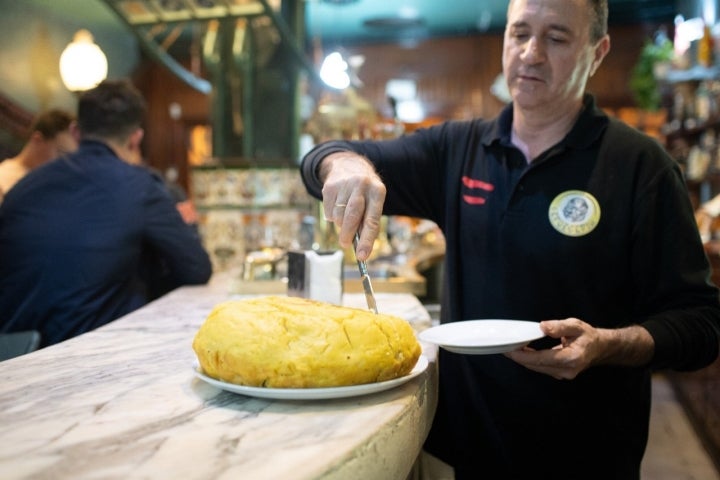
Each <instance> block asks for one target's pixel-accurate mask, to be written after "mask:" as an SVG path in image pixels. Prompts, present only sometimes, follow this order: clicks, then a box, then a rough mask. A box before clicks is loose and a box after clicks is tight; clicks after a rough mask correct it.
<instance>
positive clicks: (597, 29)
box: [588, 0, 608, 43]
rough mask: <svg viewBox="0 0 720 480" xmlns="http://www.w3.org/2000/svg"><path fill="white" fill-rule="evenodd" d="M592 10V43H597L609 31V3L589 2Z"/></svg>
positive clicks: (604, 1) (594, 0) (597, 0)
mask: <svg viewBox="0 0 720 480" xmlns="http://www.w3.org/2000/svg"><path fill="white" fill-rule="evenodd" d="M588 1H589V2H590V8H591V10H592V19H591V20H590V41H591V42H593V43H595V42H597V41H599V40H600V39H601V38H603V37H604V36H605V35H607V31H608V1H607V0H588Z"/></svg>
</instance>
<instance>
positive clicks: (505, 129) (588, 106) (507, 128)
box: [482, 93, 609, 149]
mask: <svg viewBox="0 0 720 480" xmlns="http://www.w3.org/2000/svg"><path fill="white" fill-rule="evenodd" d="M512 119H513V110H512V104H508V105H506V106H505V108H503V109H502V111H501V112H500V114H499V115H498V116H497V117H496V118H495V120H493V121H492V124H491V127H490V128H488V129H486V130H485V133H484V134H483V137H482V143H483V144H484V145H486V146H490V145H491V144H493V143H496V142H497V143H500V144H501V145H510V134H511V132H512ZM608 122H609V120H608V117H607V115H606V114H605V113H604V112H603V111H602V110H600V109H599V108H597V106H596V105H595V98H594V97H593V96H592V95H590V94H589V93H587V94H585V96H584V98H583V108H582V111H581V112H580V116H579V117H578V119H577V121H576V122H575V125H573V127H572V129H571V130H570V132H568V134H567V135H566V136H565V138H564V139H563V140H562V141H561V142H560V143H561V144H564V145H566V146H568V147H571V148H575V149H583V148H587V147H589V146H590V145H591V144H592V143H593V142H595V141H596V140H597V139H598V138H599V137H600V136H601V135H602V133H603V132H604V131H605V128H607V125H608Z"/></svg>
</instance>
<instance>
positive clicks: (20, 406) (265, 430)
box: [0, 279, 437, 480]
mask: <svg viewBox="0 0 720 480" xmlns="http://www.w3.org/2000/svg"><path fill="white" fill-rule="evenodd" d="M216 280H217V279H214V280H213V282H211V284H210V285H208V286H203V287H184V288H181V289H178V290H175V291H174V292H172V293H170V294H169V295H166V296H165V297H163V298H161V299H159V300H157V301H155V302H153V303H151V304H149V305H147V306H145V307H144V308H141V309H140V310H137V311H135V312H133V313H131V314H130V315H127V316H125V317H123V318H121V319H118V320H116V321H115V322H112V323H110V324H109V325H106V326H104V327H102V328H100V329H98V330H95V331H93V332H90V333H87V334H85V335H81V336H79V337H76V338H73V339H71V340H68V341H66V342H63V343H61V344H58V345H54V346H52V347H48V348H45V349H42V350H38V351H36V352H33V353H31V354H28V355H24V356H22V357H17V358H13V359H10V360H6V361H4V362H0V379H2V380H1V382H0V478H2V479H3V480H11V479H53V480H55V479H74V480H75V479H90V478H92V479H153V480H155V479H178V478H181V479H184V480H192V479H208V480H210V479H213V480H215V479H239V478H242V479H253V480H263V479H273V480H274V479H342V480H352V479H359V478H368V479H373V480H382V479H392V480H402V479H404V478H406V477H407V475H408V473H409V472H411V470H412V468H413V464H414V462H415V459H416V457H417V454H418V453H419V451H420V448H421V446H422V443H423V441H424V439H425V436H426V435H427V432H428V429H429V426H430V423H431V421H432V416H433V413H434V410H435V405H436V379H437V371H436V368H435V367H436V363H435V350H434V347H431V346H428V345H424V346H423V349H424V353H425V355H426V356H427V357H428V358H429V360H430V365H429V367H428V369H427V370H426V371H425V372H423V373H422V374H421V375H419V376H418V377H416V378H414V379H412V380H410V381H409V382H407V383H404V384H402V385H400V386H397V387H395V388H393V389H390V390H386V391H384V392H379V393H373V394H370V395H365V396H359V397H350V398H341V399H333V400H284V401H279V400H263V399H258V398H251V397H246V396H242V395H238V394H235V393H230V392H226V391H223V390H219V389H217V388H215V387H212V386H210V385H209V384H207V383H205V382H204V381H202V380H200V379H198V378H196V377H195V375H194V372H193V363H194V361H195V355H194V352H193V351H192V348H191V342H192V339H193V337H194V335H195V332H196V331H197V329H198V328H199V327H200V324H201V323H202V322H203V320H204V319H205V317H206V316H207V315H208V313H209V312H210V310H211V309H212V308H213V306H214V305H215V304H217V303H219V302H221V301H224V300H227V299H229V298H230V294H229V293H227V292H228V289H227V288H226V286H225V285H226V282H222V281H216ZM363 301H364V299H363V297H362V296H361V295H356V294H348V295H346V296H345V298H344V302H345V303H346V304H348V305H351V306H359V307H361V306H363V303H362V302H363ZM378 306H379V309H380V310H381V311H383V312H386V313H393V314H396V315H399V316H402V317H404V318H406V319H408V320H409V321H410V322H411V323H412V324H413V326H414V327H416V329H418V330H420V329H422V328H425V327H427V326H428V325H429V322H430V320H429V316H428V314H427V312H426V311H425V309H424V308H423V307H422V305H421V304H420V302H419V301H418V300H417V299H416V298H415V297H413V296H411V295H407V294H380V295H379V296H378Z"/></svg>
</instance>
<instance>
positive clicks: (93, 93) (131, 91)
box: [78, 80, 147, 141]
mask: <svg viewBox="0 0 720 480" xmlns="http://www.w3.org/2000/svg"><path fill="white" fill-rule="evenodd" d="M146 111H147V107H146V104H145V99H144V98H143V96H142V94H141V93H140V92H139V91H138V90H137V89H136V88H135V87H134V86H133V85H132V83H130V82H129V81H127V80H105V81H104V82H102V83H100V84H99V85H98V86H97V87H95V88H93V89H91V90H88V91H86V92H84V93H83V94H82V95H81V96H80V100H79V102H78V127H79V128H80V133H81V134H82V136H83V137H98V138H110V139H117V140H123V141H124V140H125V139H127V137H128V136H129V135H130V134H132V133H133V132H134V131H135V130H136V129H138V128H140V127H141V126H142V123H143V119H144V118H145V113H146Z"/></svg>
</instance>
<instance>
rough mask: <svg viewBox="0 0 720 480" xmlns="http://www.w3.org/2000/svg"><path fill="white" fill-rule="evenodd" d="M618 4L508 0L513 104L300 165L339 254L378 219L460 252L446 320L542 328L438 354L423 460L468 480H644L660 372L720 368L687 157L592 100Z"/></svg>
mask: <svg viewBox="0 0 720 480" xmlns="http://www.w3.org/2000/svg"><path fill="white" fill-rule="evenodd" d="M607 17H608V6H607V1H606V0H511V1H510V3H509V7H508V17H507V24H506V29H505V36H504V44H503V73H504V76H505V78H506V81H507V83H508V87H509V91H510V93H511V96H512V103H511V104H510V105H508V106H507V107H506V108H504V109H503V111H502V112H501V113H500V114H499V115H498V116H497V117H496V118H494V119H473V120H468V121H450V122H445V123H443V124H440V125H436V126H433V127H430V128H427V129H420V130H417V131H415V132H413V133H412V134H409V135H406V136H403V137H400V138H398V139H394V140H388V141H378V142H373V141H330V142H326V143H323V144H321V145H319V146H317V147H316V148H315V149H314V150H312V151H311V152H309V153H308V154H307V155H306V157H305V158H304V160H303V163H302V175H303V180H304V181H305V185H306V187H307V188H308V190H309V191H310V192H311V193H312V194H313V195H314V196H316V197H318V198H322V199H323V206H324V212H325V216H326V217H327V218H328V219H330V220H332V221H333V222H335V223H336V225H337V226H338V227H339V239H340V243H341V245H343V246H347V245H349V244H350V243H351V241H352V238H353V236H354V234H355V232H356V231H358V230H359V231H360V241H359V242H358V248H357V256H358V258H359V259H360V260H365V259H367V258H368V255H369V254H370V252H371V249H372V247H373V242H374V240H375V238H376V237H377V235H378V232H379V227H380V220H381V214H387V215H409V216H414V217H423V218H428V219H430V220H433V221H435V222H436V223H437V224H438V225H439V226H440V228H441V229H442V231H443V233H444V234H445V239H446V245H447V248H446V255H445V269H444V272H445V277H444V289H443V295H442V311H441V322H442V323H448V322H457V321H463V320H473V319H492V318H495V319H517V320H528V321H535V322H539V326H540V329H541V330H542V331H543V332H544V333H545V335H546V337H545V338H544V339H541V340H540V341H538V342H534V343H532V344H530V345H529V346H528V347H526V348H522V349H518V350H515V351H510V352H506V353H505V354H498V355H465V354H458V353H453V352H449V351H447V350H444V349H440V352H439V358H438V368H439V387H438V406H437V411H436V413H435V417H434V419H433V424H432V428H431V429H430V433H429V435H428V438H427V440H426V442H425V445H424V447H425V450H426V451H427V452H429V453H431V454H433V455H435V456H436V457H439V458H440V459H441V460H443V461H444V462H445V463H447V464H449V465H450V466H452V468H453V469H454V474H455V479H456V480H465V479H472V480H475V479H480V478H483V479H484V478H487V479H519V478H538V479H547V478H553V479H568V480H570V479H603V480H607V479H623V480H628V479H639V476H640V465H641V460H642V456H643V453H644V450H645V446H646V443H647V437H648V424H649V414H650V399H651V396H650V387H651V382H650V378H651V377H650V376H651V373H652V372H653V371H655V370H657V369H661V368H671V369H675V370H693V369H698V368H702V367H703V366H706V365H709V364H710V363H712V362H713V361H714V360H715V359H716V358H717V357H718V338H719V337H720V303H719V301H718V290H717V288H716V287H715V286H714V285H712V284H711V283H710V281H709V279H710V269H709V265H708V261H707V258H706V257H705V253H704V250H703V246H702V243H701V241H700V236H699V234H698V230H697V226H696V224H695V220H694V218H693V212H692V207H691V204H690V199H689V197H688V192H687V188H686V186H685V183H684V180H683V177H682V174H681V172H680V169H679V167H678V165H677V163H676V162H675V161H674V160H673V159H672V158H671V157H670V156H669V155H668V154H667V152H666V151H665V150H664V149H663V148H662V146H661V145H660V144H659V143H658V142H657V141H655V140H653V139H651V138H649V137H647V136H645V135H643V134H642V133H640V132H639V131H637V130H635V129H633V128H631V127H629V126H628V125H625V124H623V123H622V122H620V121H619V120H617V119H613V118H609V117H608V116H607V115H606V114H605V113H604V112H603V111H602V110H601V109H599V108H597V107H596V105H595V101H594V99H593V97H592V96H591V95H589V94H587V93H586V92H585V86H586V83H587V80H588V78H589V77H590V76H591V75H593V74H594V73H595V71H596V70H597V68H598V67H599V66H600V64H601V63H602V61H603V59H604V57H605V55H606V54H607V53H608V51H609V49H610V38H609V36H608V34H607Z"/></svg>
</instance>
